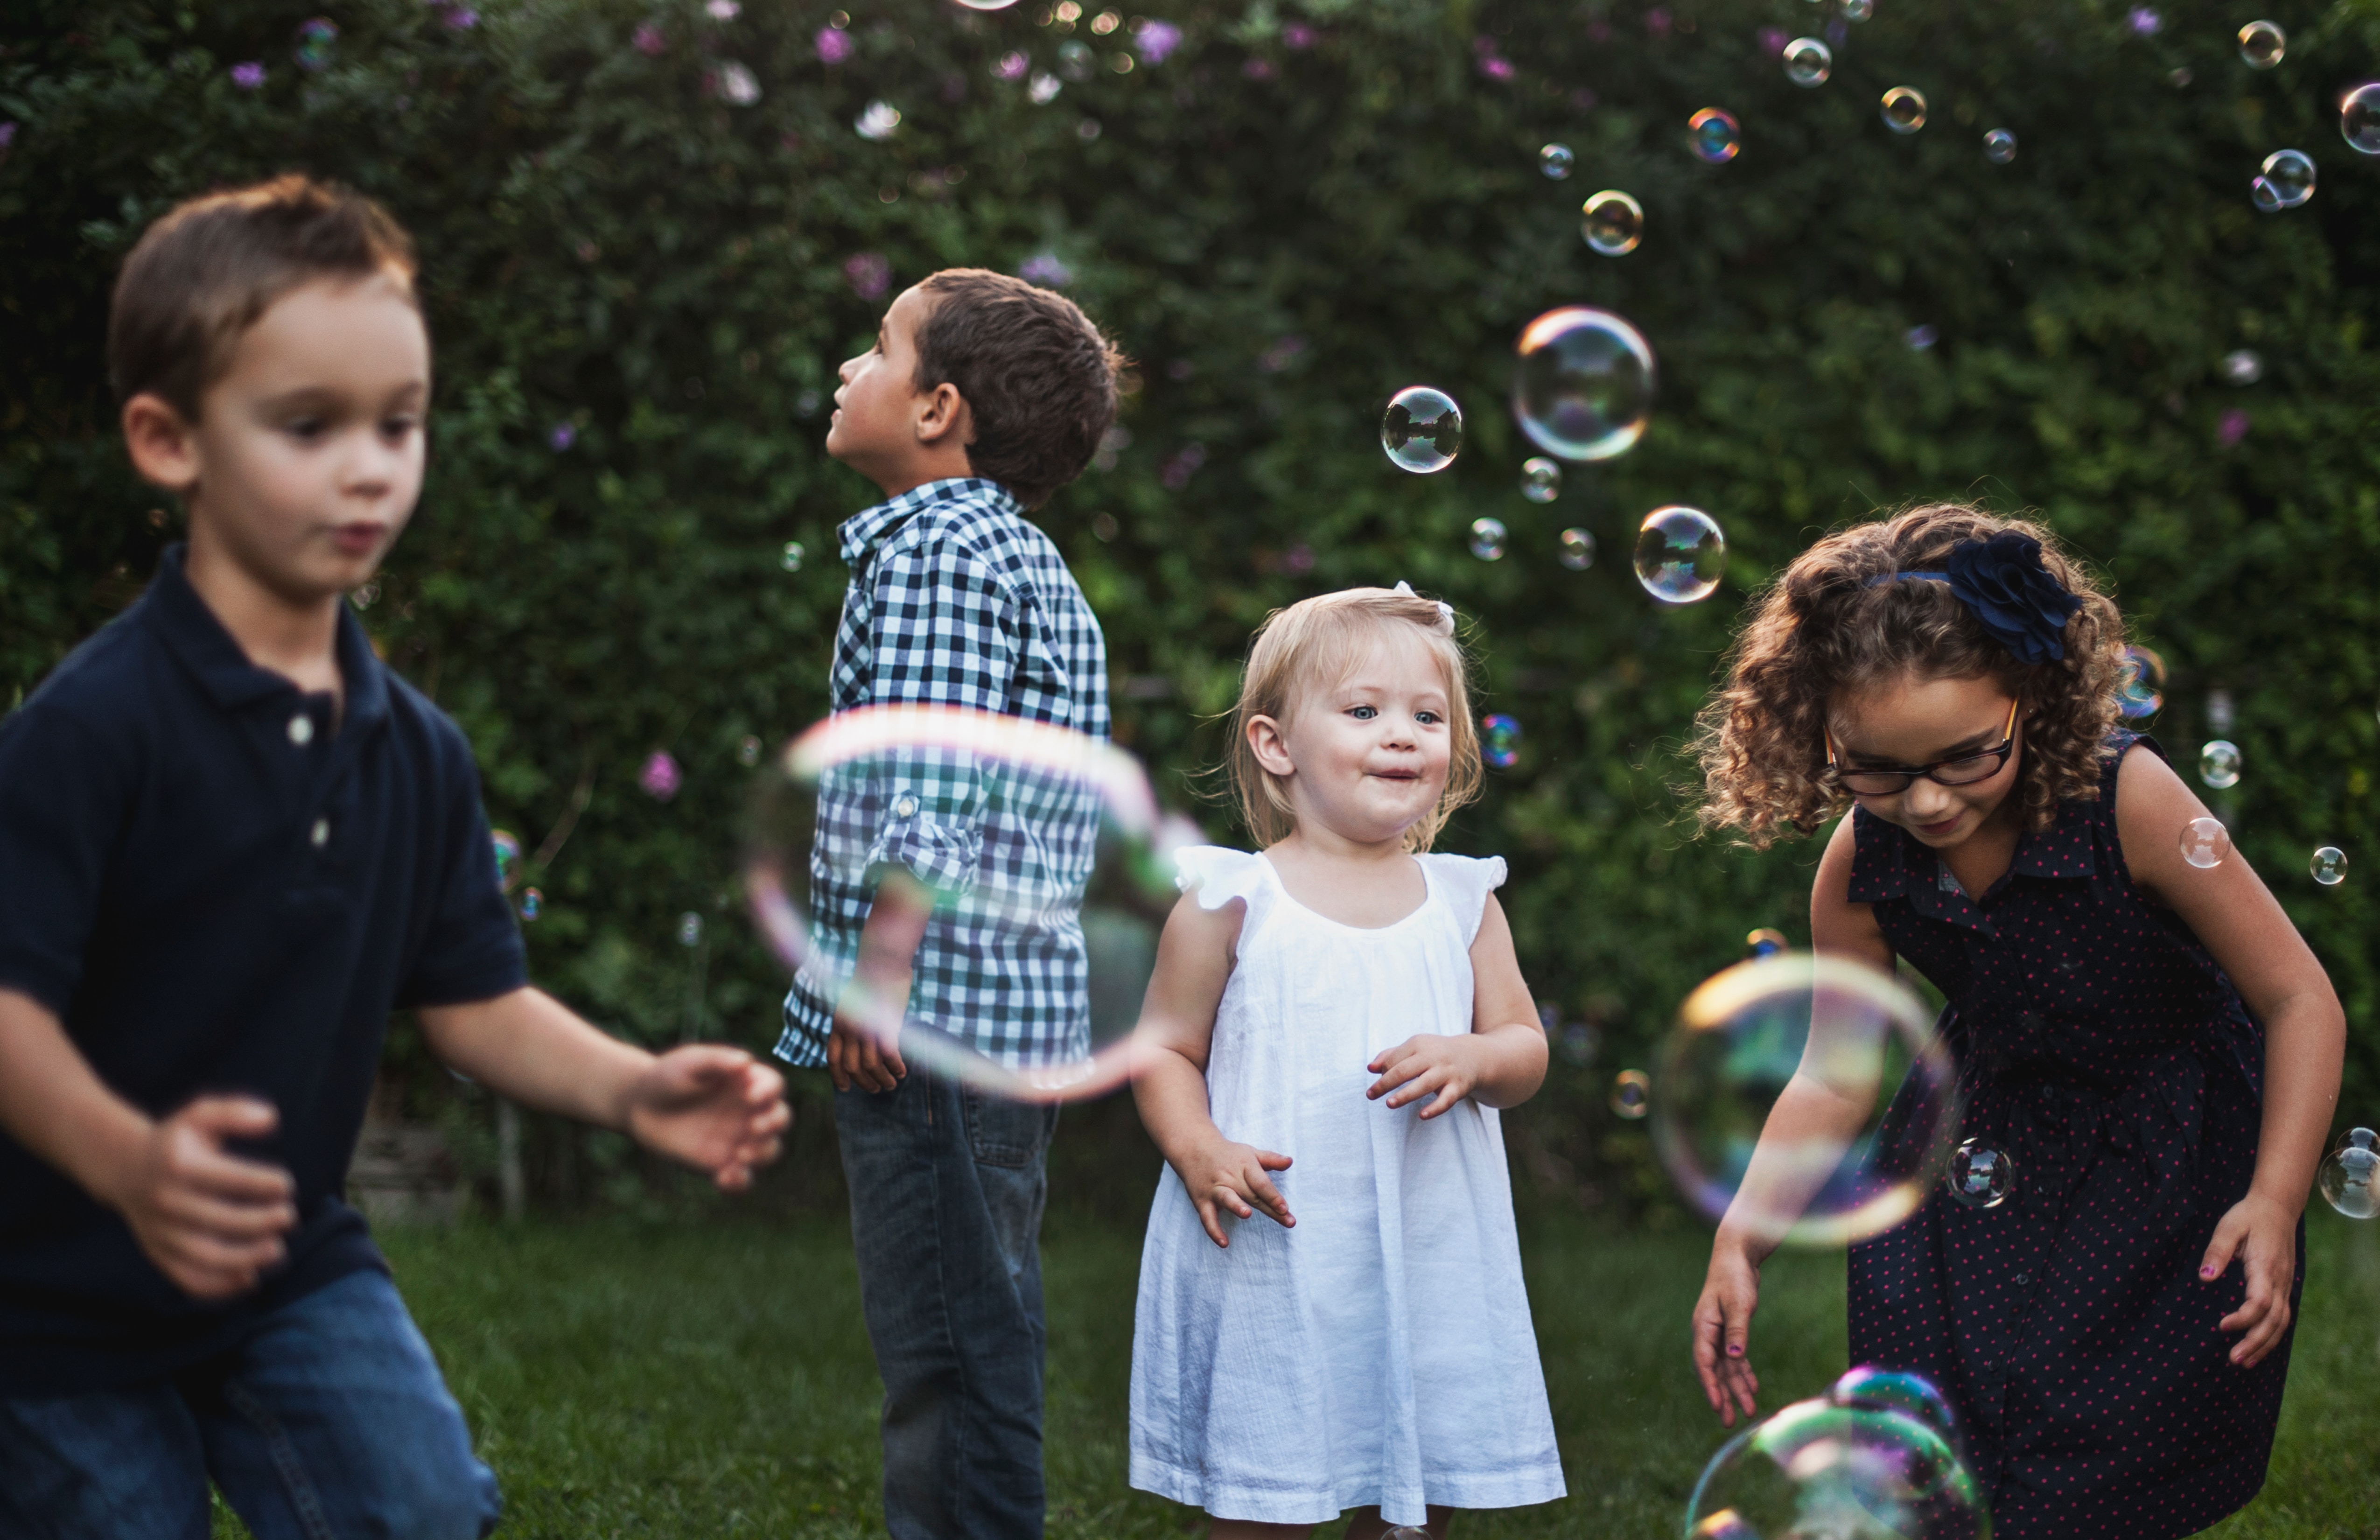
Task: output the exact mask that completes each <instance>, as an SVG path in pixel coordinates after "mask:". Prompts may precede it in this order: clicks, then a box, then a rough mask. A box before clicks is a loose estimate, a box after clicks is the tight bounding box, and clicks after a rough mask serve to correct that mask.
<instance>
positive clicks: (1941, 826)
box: [1917, 813, 1960, 834]
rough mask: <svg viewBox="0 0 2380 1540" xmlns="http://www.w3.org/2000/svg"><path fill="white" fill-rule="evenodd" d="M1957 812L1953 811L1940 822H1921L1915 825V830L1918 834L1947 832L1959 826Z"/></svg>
mask: <svg viewBox="0 0 2380 1540" xmlns="http://www.w3.org/2000/svg"><path fill="white" fill-rule="evenodd" d="M1959 818H1960V815H1959V814H1957V813H1953V814H1951V815H1950V816H1949V818H1947V819H1943V820H1942V821H1941V822H1940V823H1921V824H1919V825H1917V832H1919V833H1920V834H1948V833H1949V832H1950V831H1952V830H1953V829H1956V828H1958V827H1959Z"/></svg>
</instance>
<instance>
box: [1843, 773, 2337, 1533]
mask: <svg viewBox="0 0 2380 1540" xmlns="http://www.w3.org/2000/svg"><path fill="white" fill-rule="evenodd" d="M2134 742H2139V743H2141V744H2142V745H2143V746H2145V747H2146V748H2148V749H2149V750H2151V751H2152V752H2155V753H2156V754H2157V755H2159V757H2160V758H2162V757H2163V754H2164V751H2163V750H2162V749H2160V748H2158V747H2157V746H2156V744H2155V742H2154V741H2152V740H2149V739H2145V738H2141V739H2136V738H2135V737H2134V736H2133V735H2132V734H2117V735H2116V737H2115V738H2114V739H2113V740H2111V747H2112V748H2113V749H2114V751H2115V756H2116V758H2110V760H2109V761H2108V764H2107V770H2106V771H2105V773H2104V774H2103V776H2102V777H2101V780H2100V786H2099V797H2098V800H2096V801H2095V802H2070V803H2068V804H2067V805H2066V806H2064V807H2062V808H2061V809H2060V810H2059V813H2058V822H2057V824H2056V825H2055V826H2054V827H2052V828H2050V829H2048V830H2046V831H2042V832H2040V833H2037V834H2033V833H2029V834H2027V835H2026V836H2025V837H2024V839H2023V840H2022V842H2021V843H2019V844H2018V846H2017V853H2016V859H2015V861H2014V863H2013V864H2012V865H2011V867H2010V870H2009V872H2008V874H2007V875H2006V876H2004V877H2002V878H2001V879H1999V880H1998V882H1996V883H1994V884H1993V885H1992V887H1991V889H1990V890H1989V891H1986V892H1985V893H1982V894H1980V895H1975V896H1972V897H1971V896H1970V895H1968V894H1967V893H1966V892H1964V891H1961V888H1960V886H1959V884H1958V882H1957V881H1956V880H1955V879H1951V878H1950V877H1949V872H1948V869H1947V868H1945V867H1943V866H1942V864H1941V862H1940V860H1939V858H1938V857H1937V856H1936V855H1934V854H1933V853H1932V852H1931V851H1929V850H1927V849H1926V848H1925V846H1923V845H1921V844H1919V843H1917V841H1916V840H1915V839H1914V838H1913V837H1912V836H1911V835H1909V834H1908V833H1906V832H1905V831H1901V830H1900V829H1897V828H1895V827H1893V826H1892V825H1890V824H1888V823H1886V822H1884V821H1883V820H1882V819H1876V818H1872V817H1870V816H1869V815H1868V814H1867V813H1865V812H1864V811H1863V812H1858V813H1854V814H1853V815H1852V817H1853V819H1854V820H1855V823H1854V835H1855V838H1856V841H1857V844H1856V855H1855V857H1854V860H1853V864H1852V890H1851V896H1852V901H1853V902H1855V903H1870V904H1873V905H1875V911H1876V920H1877V923H1878V924H1879V925H1880V926H1881V927H1882V928H1883V930H1884V934H1885V936H1886V938H1887V939H1888V940H1890V942H1891V943H1892V946H1893V949H1894V950H1895V951H1896V952H1899V953H1900V955H1901V956H1903V957H1905V958H1907V959H1908V960H1909V961H1910V963H1912V964H1913V965H1915V966H1916V967H1917V969H1918V970H1919V971H1920V972H1922V973H1924V974H1925V976H1926V977H1928V978H1930V979H1932V980H1933V981H1934V983H1935V985H1936V986H1937V988H1940V989H1941V991H1942V992H1943V994H1944V995H1946V996H1947V997H1949V1001H1950V1009H1949V1012H1947V1013H1945V1018H1944V1020H1945V1030H1946V1031H1947V1033H1948V1034H1949V1038H1950V1041H1951V1043H1952V1046H1953V1047H1954V1048H1955V1049H1956V1050H1957V1051H1958V1054H1959V1060H1960V1065H1961V1082H1962V1084H1963V1085H1964V1086H1965V1088H1966V1093H1967V1097H1968V1103H1967V1110H1966V1116H1965V1122H1964V1124H1963V1126H1962V1130H1961V1137H1962V1138H1980V1139H1983V1140H1984V1141H1985V1142H1986V1143H1989V1144H1993V1145H1996V1146H1998V1147H1999V1148H2002V1149H2004V1150H2006V1151H2007V1152H2008V1153H2009V1155H2010V1156H2011V1157H2012V1158H2013V1159H2014V1161H2015V1165H2016V1170H2017V1172H2018V1179H2019V1182H2018V1187H2017V1190H2016V1192H2015V1194H2013V1195H2012V1196H2011V1197H2010V1199H2009V1200H2008V1201H2007V1202H2006V1203H2004V1204H2002V1205H2000V1206H1999V1207H1997V1208H1982V1209H1979V1208H1966V1207H1961V1206H1959V1205H1957V1204H1955V1203H1952V1202H1950V1201H1949V1199H1948V1198H1947V1197H1946V1196H1945V1195H1944V1194H1942V1193H1941V1192H1939V1191H1938V1190H1937V1192H1936V1194H1935V1195H1934V1197H1933V1199H1932V1201H1930V1202H1928V1203H1927V1204H1926V1205H1925V1207H1923V1208H1921V1209H1920V1210H1919V1211H1918V1212H1917V1213H1916V1214H1914V1215H1913V1216H1911V1218H1910V1219H1907V1220H1906V1221H1904V1222H1903V1223H1901V1224H1900V1226H1898V1227H1896V1228H1895V1229H1893V1230H1890V1231H1887V1232H1885V1233H1884V1234H1882V1235H1879V1236H1877V1237H1876V1238H1875V1239H1874V1240H1872V1241H1868V1242H1866V1243H1863V1244H1861V1245H1858V1246H1854V1247H1853V1248H1852V1255H1851V1290H1850V1295H1851V1357H1852V1363H1854V1364H1874V1365H1876V1366H1878V1367H1883V1368H1890V1369H1913V1370H1915V1371H1917V1372H1918V1373H1920V1374H1923V1375H1925V1376H1927V1377H1928V1378H1930V1379H1932V1380H1933V1381H1934V1383H1935V1384H1937V1385H1938V1386H1939V1387H1941V1388H1942V1389H1943V1391H1944V1392H1945V1393H1946V1394H1948V1395H1949V1397H1950V1399H1951V1400H1952V1401H1953V1402H1954V1403H1955V1404H1956V1405H1957V1407H1958V1410H1959V1413H1960V1415H1961V1417H1962V1418H1963V1419H1964V1421H1965V1424H1966V1428H1967V1438H1968V1446H1969V1454H1970V1456H1971V1458H1972V1460H1973V1464H1974V1468H1975V1473H1976V1475H1977V1476H1978V1477H1979V1478H1980V1479H1981V1480H1982V1481H1983V1482H1984V1483H1985V1486H1986V1488H1987V1489H1988V1491H1989V1493H1990V1495H1991V1504H1992V1530H1993V1534H1995V1535H1996V1536H1998V1540H2169V1537H2172V1536H2179V1535H2185V1534H2192V1533H2194V1532H2196V1531H2198V1530H2200V1529H2204V1527H2206V1526H2207V1525H2208V1524H2211V1523H2213V1522H2216V1520H2217V1519H2220V1518H2222V1517H2223V1516H2224V1515H2225V1514H2227V1513H2230V1512H2232V1511H2234V1510H2237V1509H2239V1508H2240V1507H2241V1506H2242V1505H2244V1504H2245V1503H2246V1502H2247V1501H2248V1500H2249V1499H2250V1498H2253V1497H2254V1496H2255V1495H2256V1492H2257V1490H2258V1489H2259V1488H2260V1487H2262V1486H2263V1485H2264V1482H2265V1461H2266V1459H2267V1457H2268V1456H2269V1455H2270V1454H2271V1452H2272V1444H2273V1429H2274V1425H2275V1424H2276V1423H2277V1421H2278V1419H2279V1416H2280V1406H2281V1388H2282V1386H2283V1384H2284V1383H2285V1381H2286V1379H2287V1377H2288V1375H2289V1341H2288V1340H2287V1339H2284V1340H2283V1341H2282V1344H2281V1345H2280V1346H2279V1347H2278V1348H2277V1349H2276V1350H2275V1351H2274V1352H2272V1353H2271V1355H2270V1356H2268V1357H2267V1358H2265V1361H2264V1362H2263V1363H2262V1364H2258V1365H2257V1366H2256V1367H2255V1368H2253V1369H2248V1370H2241V1369H2237V1368H2234V1367H2233V1366H2232V1365H2231V1364H2230V1362H2229V1358H2228V1354H2229V1352H2230V1347H2231V1343H2232V1341H2233V1340H2234V1339H2232V1338H2228V1337H2226V1336H2225V1335H2224V1334H2223V1333H2222V1332H2221V1331H2220V1330H2218V1329H2217V1328H2216V1322H2217V1321H2218V1320H2220V1319H2221V1318H2222V1317H2223V1316H2226V1315H2228V1314H2229V1313H2230V1312H2231V1311H2232V1310H2234V1309H2237V1308H2238V1307H2239V1304H2240V1299H2241V1298H2242V1296H2243V1295H2244V1294H2245V1292H2246V1283H2245V1280H2244V1279H2243V1277H2242V1274H2241V1272H2240V1267H2238V1265H2237V1264H2235V1265H2234V1266H2233V1267H2232V1268H2231V1270H2230V1271H2229V1272H2228V1274H2226V1275H2225V1276H2224V1277H2222V1278H2219V1279H2215V1280H2213V1281H2212V1282H2202V1281H2200V1279H2199V1278H2198V1270H2197V1269H2198V1264H2199V1259H2200V1258H2201V1256H2203V1255H2204V1252H2205V1249H2206V1245H2207V1243H2208V1241H2209V1240H2210V1239H2211V1238H2212V1236H2213V1233H2214V1230H2215V1225H2216V1220H2218V1219H2221V1218H2222V1216H2223V1213H2224V1211H2225V1210H2226V1209H2228V1208H2229V1207H2231V1206H2232V1204H2234V1203H2236V1202H2237V1201H2239V1199H2240V1197H2241V1196H2242V1195H2243V1194H2245V1193H2246V1192H2247V1188H2248V1180H2249V1177H2250V1176H2251V1174H2252V1173H2253V1169H2254V1166H2255V1158H2256V1134H2257V1122H2258V1114H2259V1107H2260V1103H2261V1099H2262V1090H2261V1086H2262V1079H2263V1067H2264V1028H2263V1027H2262V1026H2261V1025H2259V1024H2258V1023H2257V1022H2256V1020H2255V1019H2254V1018H2253V1016H2251V1015H2250V1014H2249V1013H2248V1010H2247V1007H2246V1006H2245V1005H2244V1004H2242V1003H2241V1001H2240V996H2239V993H2238V991H2236V990H2235V989H2233V988H2232V987H2231V981H2230V980H2229V978H2228V977H2227V976H2225V975H2224V973H2223V970H2222V969H2221V968H2220V967H2218V966H2217V965H2216V963H2215V960H2214V958H2213V957H2211V956H2210V955H2208V953H2207V952H2206V949H2205V948H2204V946H2203V945H2201V944H2200V942H2199V940H2198V938H2197V937H2196V936H2195V935H2193V934H2192V932H2191V930H2190V928H2188V927H2187V926H2185V925H2183V924H2182V923H2181V921H2180V919H2178V918H2177V917H2175V916H2174V915H2173V914H2172V913H2171V912H2170V911H2168V910H2165V909H2162V908H2160V907H2158V906H2157V905H2155V904H2153V903H2150V902H2149V901H2148V899H2147V898H2146V897H2145V896H2144V895H2143V893H2142V892H2141V891H2140V890H2139V889H2137V888H2135V887H2134V886H2133V885H2132V881H2131V873H2130V871H2129V870H2128V869H2127V868H2126V867H2125V865H2124V855H2123V850H2122V848H2121V846H2120V845H2119V843H2118V841H2117V838H2116V764H2117V761H2118V759H2119V758H2121V755H2122V753H2123V751H2124V750H2126V749H2128V748H2130V747H2131V745H2132V744H2133V743H2134ZM1896 1110H1897V1109H1896ZM1899 1126H1900V1119H1898V1118H1896V1117H1895V1116H1893V1115H1892V1114H1891V1113H1888V1115H1887V1119H1886V1123H1885V1137H1887V1138H1890V1137H1891V1136H1892V1131H1893V1130H1894V1129H1896V1128H1897V1127H1899ZM2298 1255H2299V1267H2298V1271H2299V1277H2300V1279H2301V1280H2302V1279H2303V1277H2304V1270H2305V1267H2304V1257H2305V1235H2304V1228H2303V1226H2302V1225H2301V1226H2300V1228H2299V1235H2298ZM2294 1294H2295V1291H2292V1299H2293V1302H2294Z"/></svg>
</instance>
